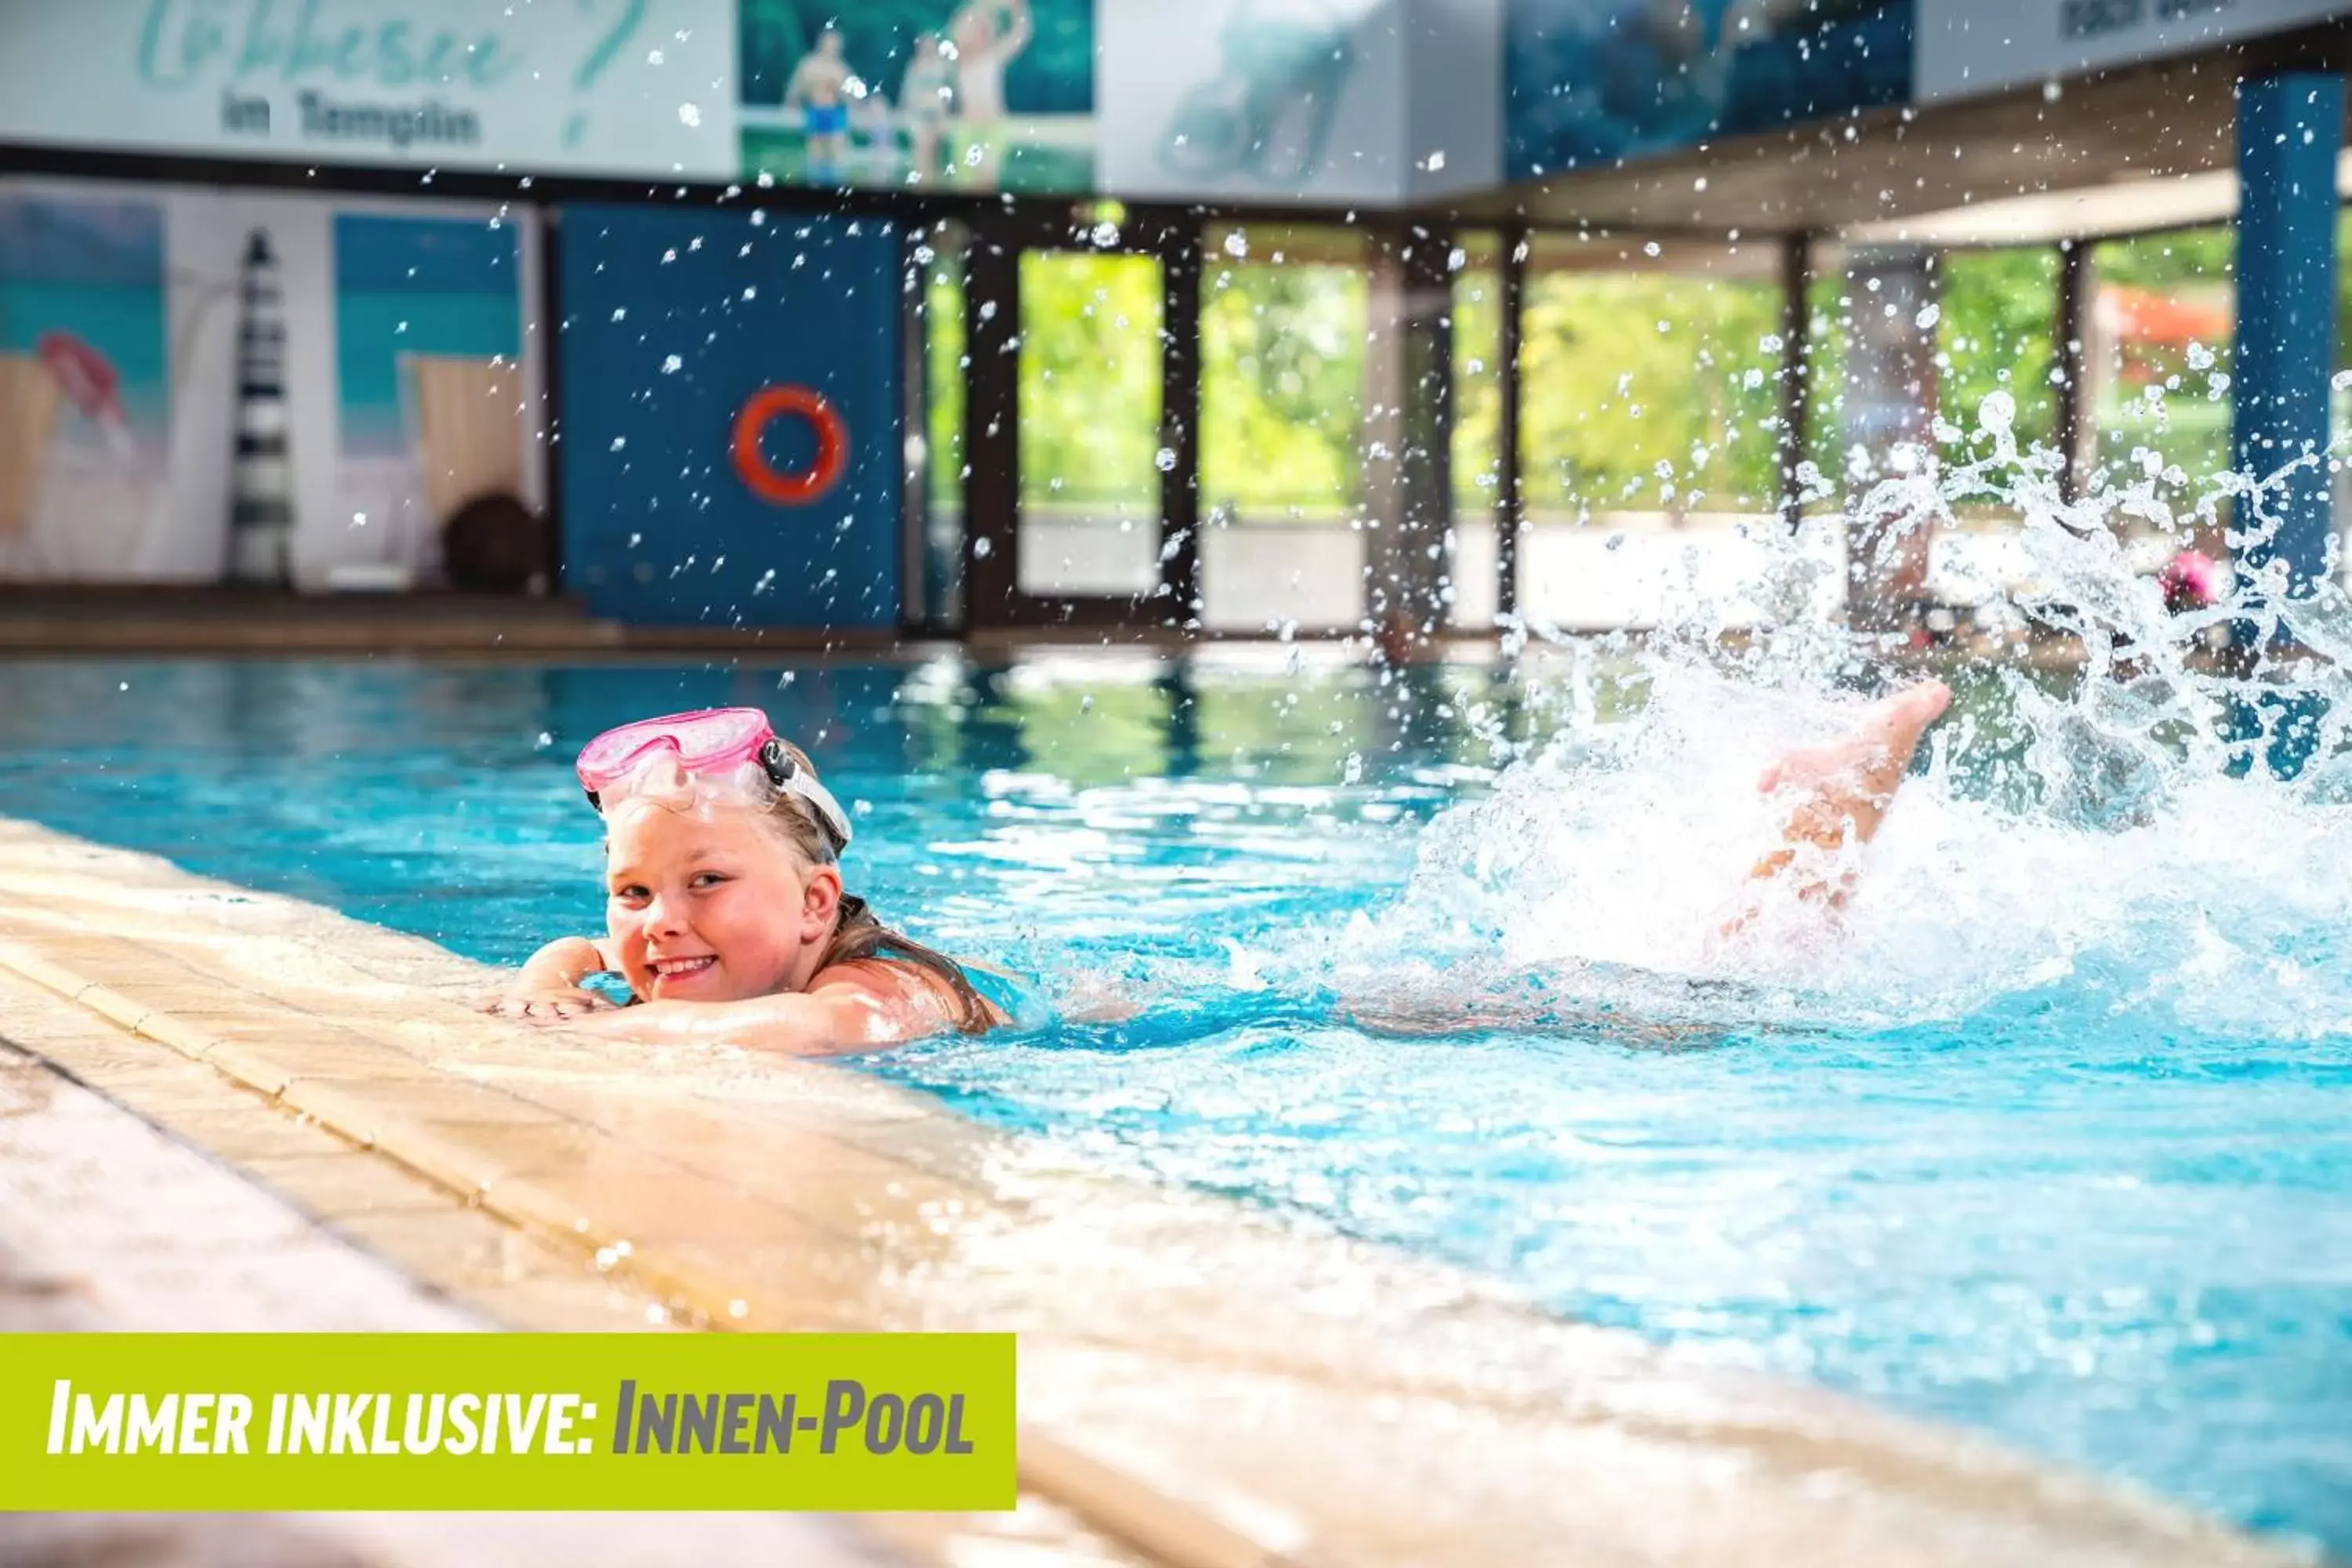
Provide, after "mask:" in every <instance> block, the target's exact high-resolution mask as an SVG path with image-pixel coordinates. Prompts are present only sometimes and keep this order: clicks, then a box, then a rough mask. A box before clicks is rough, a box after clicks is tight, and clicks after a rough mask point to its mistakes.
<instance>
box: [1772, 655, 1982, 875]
mask: <svg viewBox="0 0 2352 1568" xmlns="http://www.w3.org/2000/svg"><path fill="white" fill-rule="evenodd" d="M1951 700H1952V692H1951V689H1950V688H1949V687H1948V686H1946V685H1945V684H1944V683H1943V682H1942V681H1940V680H1923V681H1921V682H1919V683H1918V684H1917V685H1916V686H1907V687H1905V688H1904V689H1902V690H1900V691H1898V692H1896V693H1895V695H1894V696H1892V697H1889V698H1886V699H1885V700H1882V701H1879V702H1876V703H1874V704H1873V705H1872V706H1871V707H1870V708H1869V710H1867V711H1865V712H1864V715H1863V717H1862V721H1861V722H1860V723H1858V724H1856V725H1855V726H1854V729H1853V733H1852V734H1850V735H1848V736H1846V737H1845V738H1844V739H1843V740H1840V741H1832V742H1830V743H1829V744H1827V745H1823V746H1809V747H1807V748H1805V749H1804V750H1803V751H1800V752H1790V753H1789V754H1788V755H1787V756H1785V757H1783V758H1781V759H1780V761H1779V762H1777V763H1773V764H1772V765H1771V766H1770V767H1769V768H1767V769H1766V770H1765V772H1764V776H1763V777H1762V778H1761V779H1759V781H1757V787H1758V788H1759V790H1761V791H1762V792H1763V793H1764V794H1766V795H1782V794H1788V795H1794V796H1795V797H1796V798H1795V800H1794V802H1793V804H1792V806H1791V809H1790V813H1789V816H1788V818H1787V820H1786V821H1785V822H1783V823H1782V824H1781V827H1780V838H1781V847H1780V848H1778V849H1775V850H1774V851H1772V852H1771V853H1770V854H1769V855H1767V856H1765V857H1764V858H1762V859H1761V860H1759V861H1758V862H1757V863H1756V865H1755V867H1754V868H1752V869H1751V870H1750V871H1749V872H1748V877H1749V879H1751V880H1762V879H1766V878H1770V877H1777V876H1780V874H1781V873H1782V872H1784V871H1786V870H1787V869H1788V868H1790V866H1791V865H1792V864H1794V863H1795V862H1796V859H1797V857H1798V853H1799V851H1800V850H1801V849H1802V848H1804V847H1808V846H1811V847H1815V848H1820V849H1825V850H1831V851H1835V850H1837V849H1841V848H1843V847H1844V846H1845V845H1846V844H1847V843H1848V842H1849V841H1851V842H1853V843H1855V844H1867V843H1869V842H1870V840H1871V839H1872V838H1873V837H1874V836H1875V835H1876V834H1877V832H1878V826H1879V824H1880V823H1881V822H1883V821H1885V817H1886V808H1887V807H1888V806H1889V805H1893V804H1894V801H1895V789H1896V787H1897V786H1898V785H1900V784H1902V782H1903V775H1904V773H1906V771H1908V770H1909V768H1910V766H1911V757H1912V753H1914V752H1916V751H1917V750H1918V749H1919V736H1920V734H1921V733H1922V732H1923V731H1925V730H1926V729H1927V726H1928V725H1930V724H1932V723H1934V722H1935V721H1936V720H1937V718H1938V717H1940V716H1941V715H1942V713H1943V711H1944V710H1945V709H1946V708H1948V707H1949V706H1950V705H1951ZM1850 880H1851V879H1850V878H1849V877H1845V876H1841V877H1840V878H1838V879H1837V880H1836V881H1835V882H1834V883H1832V882H1831V881H1828V880H1822V879H1817V880H1815V881H1814V882H1811V883H1808V884H1807V885H1804V886H1802V887H1800V888H1799V889H1798V890H1797V891H1798V896H1799V897H1800V898H1803V899H1812V900H1821V899H1826V900H1829V901H1830V902H1831V903H1832V904H1836V903H1841V902H1843V900H1844V897H1845V895H1846V893H1847V892H1848V891H1849V890H1850V886H1849V883H1850Z"/></svg>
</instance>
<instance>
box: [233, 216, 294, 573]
mask: <svg viewBox="0 0 2352 1568" xmlns="http://www.w3.org/2000/svg"><path fill="white" fill-rule="evenodd" d="M286 427H287V417H286V305H285V294H284V291H283V289H281V288H280V286H279V281H278V255H277V252H276V251H275V250H274V249H272V248H271V247H270V243H269V231H268V230H267V229H260V228H257V229H255V230H254V231H253V235H252V237H251V238H249V239H248V240H247V242H246V248H245V280H244V311H243V316H242V320H241V323H240V326H239V329H238V337H237V368H236V468H235V470H234V472H233V474H232V476H231V479H230V481H229V522H228V580H229V581H230V582H232V583H238V584H253V585H256V586H262V587H284V586H286V585H288V584H290V583H291V582H292V581H293V580H294V475H293V469H292V468H291V466H290V465H289V463H288V461H287V456H286Z"/></svg>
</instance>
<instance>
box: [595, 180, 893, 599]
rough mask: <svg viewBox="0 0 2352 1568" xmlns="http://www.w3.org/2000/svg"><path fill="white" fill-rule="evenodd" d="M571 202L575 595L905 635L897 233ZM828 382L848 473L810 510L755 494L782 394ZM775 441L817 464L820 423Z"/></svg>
mask: <svg viewBox="0 0 2352 1568" xmlns="http://www.w3.org/2000/svg"><path fill="white" fill-rule="evenodd" d="M761 216H762V215H755V214H752V213H749V212H713V211H711V210H709V209H708V208H704V209H701V210H698V211H692V212H686V211H677V210H666V209H663V208H659V207H644V206H625V207H624V206H595V205H579V206H567V207H564V208H563V209H562V216H561V222H560V224H559V226H558V230H557V240H556V244H557V246H558V255H559V260H558V268H559V273H558V281H559V287H560V289H561V291H562V293H561V306H562V319H563V337H562V343H561V344H560V363H561V365H562V373H561V374H562V447H561V458H562V465H563V468H562V473H563V506H564V515H563V540H564V545H563V552H564V577H565V585H566V586H567V587H568V588H569V589H570V590H571V591H572V592H573V593H576V594H579V595H583V597H584V598H585V599H586V600H587V601H588V604H589V605H590V607H591V608H592V609H593V610H594V611H595V612H596V613H597V614H599V615H604V616H613V617H614V618H616V619H621V620H625V621H634V622H638V623H643V624H650V625H667V626H793V627H803V628H829V627H856V626H867V627H889V626H896V625H897V624H898V608H899V582H898V574H899V547H898V536H899V526H900V525H899V518H900V506H899V491H900V486H901V481H902V474H903V468H902V457H901V447H902V444H903V443H902V439H901V432H900V428H899V426H900V420H901V409H902V408H903V406H904V403H903V400H902V398H901V396H900V389H899V381H900V370H899V353H898V235H897V232H896V230H895V229H894V228H893V227H892V226H890V225H888V224H887V223H877V222H876V221H875V220H873V219H871V218H867V219H852V218H847V217H840V216H814V217H795V216H786V215H782V214H774V213H771V214H767V215H764V221H757V220H758V219H760V218H761ZM777 384H791V385H800V386H804V387H808V388H811V389H813V390H814V391H816V392H818V393H821V394H823V395H824V397H825V398H826V399H827V400H828V401H829V402H831V403H832V405H834V407H835V409H836V410H837V411H838V412H839V413H840V415H841V416H842V420H843V423H844V424H845V426H846V428H847V432H848V437H849V439H848V450H849V458H848V466H847V468H846V470H845V472H844V474H843V475H842V478H841V479H840V482H839V483H838V484H837V485H836V486H835V488H834V489H832V490H831V491H830V492H829V493H827V494H826V495H824V497H822V498H821V499H818V500H814V501H812V502H809V503H807V504H805V505H797V506H787V505H777V504H774V503H772V502H769V501H765V500H761V499H760V498H758V497H757V496H754V495H753V494H752V493H751V490H750V489H748V488H747V487H746V486H745V485H744V484H743V482H742V480H741V479H740V478H739V477H738V475H737V472H736V468H735V465H734V463H733V461H732V458H731V456H730V454H731V451H732V446H733V438H734V429H735V421H736V416H737V414H738V412H739V411H740V409H741V408H742V406H743V405H744V404H745V402H746V401H747V400H749V399H750V398H751V396H752V395H753V394H755V393H756V392H758V391H759V390H760V389H761V388H762V387H765V386H770V385H777ZM764 450H765V453H766V455H767V457H768V458H769V460H770V461H771V462H772V464H773V465H774V466H775V467H776V468H782V469H797V468H803V467H805V466H806V465H807V464H808V463H809V461H810V459H811V458H812V456H813V454H814V439H813V437H812V435H811V433H810V431H809V429H808V427H807V426H806V425H804V424H803V423H802V422H801V421H799V420H796V419H792V418H783V419H779V420H777V421H775V422H773V423H772V425H771V426H769V427H768V431H767V437H766V440H765V444H764Z"/></svg>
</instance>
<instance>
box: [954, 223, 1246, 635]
mask: <svg viewBox="0 0 2352 1568" xmlns="http://www.w3.org/2000/svg"><path fill="white" fill-rule="evenodd" d="M1200 265H1201V264H1200V230H1199V226H1198V223H1197V221H1196V220H1189V219H1176V220H1169V221H1160V220H1152V219H1147V218H1138V217H1135V216H1131V215H1129V214H1128V213H1126V212H1124V211H1122V210H1120V209H1119V208H1118V207H1117V205H1115V204H1092V205H1088V206H1086V207H1083V208H1081V209H1078V210H1077V211H1076V212H1075V213H1074V214H1073V215H1072V216H1070V217H1069V218H1068V219H1067V220H1065V221H1062V222H1057V223H1037V222H1034V221H1022V220H1016V219H1014V218H1013V217H1012V216H1010V215H1007V216H1005V217H1004V218H1003V219H1002V220H1000V221H996V222H981V223H976V224H975V225H974V226H973V229H972V232H971V244H970V247H969V249H968V251H967V253H966V258H965V279H966V286H965V299H964V310H965V316H964V324H965V341H966V342H967V343H968V344H969V345H970V348H969V353H970V355H971V372H970V380H969V382H968V387H969V401H968V403H967V405H966V408H965V424H964V453H965V459H966V461H967V462H968V463H969V464H970V467H971V472H970V475H969V479H968V481H967V487H966V492H965V499H966V517H967V519H968V527H967V531H966V537H965V544H964V548H965V552H966V560H965V581H966V584H967V586H968V596H967V598H966V601H965V613H966V616H967V620H968V624H969V625H970V626H971V627H973V628H974V629H982V628H986V627H992V626H995V627H1041V628H1042V627H1050V626H1087V627H1100V628H1106V629H1108V628H1113V627H1122V626H1132V627H1145V626H1166V627H1183V626H1186V624H1187V623H1188V622H1194V621H1196V619H1197V616H1198V598H1199V594H1198V587H1197V584H1198V578H1199V561H1200V544H1199V537H1198V521H1199V519H1198V510H1199V505H1198V500H1197V499H1196V497H1197V483H1196V478H1197V470H1198V467H1199V450H1198V426H1199V408H1200V373H1199V354H1198V342H1199V334H1198V321H1199V319H1200V275H1201V274H1200Z"/></svg>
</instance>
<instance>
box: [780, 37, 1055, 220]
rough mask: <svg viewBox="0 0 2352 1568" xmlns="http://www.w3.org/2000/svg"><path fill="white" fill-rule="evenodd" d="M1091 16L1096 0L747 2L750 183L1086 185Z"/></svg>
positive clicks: (1030, 189) (1043, 188) (1018, 188)
mask: <svg viewBox="0 0 2352 1568" xmlns="http://www.w3.org/2000/svg"><path fill="white" fill-rule="evenodd" d="M1094 12H1095V6H1094V0H860V3H859V4H858V5H842V4H840V0H742V5H741V6H740V11H739V18H740V29H741V47H740V51H739V55H738V58H739V61H740V71H741V90H740V97H741V100H742V101H741V103H740V106H739V109H738V117H737V118H738V124H739V125H740V131H741V136H742V142H743V171H744V174H746V175H747V176H752V177H757V176H761V175H765V176H767V177H768V178H770V179H772V180H774V181H776V182H778V183H780V184H808V185H818V186H844V185H856V186H866V187H878V188H887V189H898V188H916V189H924V188H932V189H936V188H940V187H945V188H949V189H954V190H969V191H1011V192H1022V193H1050V192H1076V191H1086V190H1090V189H1092V188H1093V186H1094V183H1095V15H1094Z"/></svg>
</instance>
